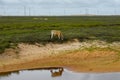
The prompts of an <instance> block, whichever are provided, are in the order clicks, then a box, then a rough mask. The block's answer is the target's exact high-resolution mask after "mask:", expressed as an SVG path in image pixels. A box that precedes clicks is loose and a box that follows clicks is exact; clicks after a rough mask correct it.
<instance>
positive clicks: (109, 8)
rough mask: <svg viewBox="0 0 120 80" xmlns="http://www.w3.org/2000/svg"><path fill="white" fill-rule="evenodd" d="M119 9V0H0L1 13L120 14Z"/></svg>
mask: <svg viewBox="0 0 120 80" xmlns="http://www.w3.org/2000/svg"><path fill="white" fill-rule="evenodd" d="M119 9H120V0H0V14H1V15H2V14H4V15H5V14H6V15H12V14H13V15H17V14H18V15H22V14H31V15H44V14H45V15H50V14H51V15H72V14H77V15H79V14H120V11H119ZM25 11H26V12H25Z"/></svg>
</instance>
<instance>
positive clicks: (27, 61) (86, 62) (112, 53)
mask: <svg viewBox="0 0 120 80" xmlns="http://www.w3.org/2000/svg"><path fill="white" fill-rule="evenodd" d="M119 50H120V42H113V43H106V42H104V41H87V42H78V41H77V40H75V42H67V43H64V44H53V43H49V44H46V45H42V44H38V43H36V44H35V45H31V44H25V43H21V44H19V45H18V48H16V49H7V50H6V51H5V52H4V53H3V54H1V55H0V72H7V71H14V70H20V69H31V68H42V67H67V68H69V69H72V70H75V71H81V72H84V71H91V72H109V71H111V72H116V71H120V51H119Z"/></svg>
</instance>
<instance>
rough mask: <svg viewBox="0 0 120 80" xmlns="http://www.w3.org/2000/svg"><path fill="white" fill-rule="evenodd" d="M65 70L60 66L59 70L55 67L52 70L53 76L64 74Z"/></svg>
mask: <svg viewBox="0 0 120 80" xmlns="http://www.w3.org/2000/svg"><path fill="white" fill-rule="evenodd" d="M63 71H64V70H63V68H58V69H57V71H56V70H55V69H51V70H50V72H51V76H52V77H58V76H62V73H63Z"/></svg>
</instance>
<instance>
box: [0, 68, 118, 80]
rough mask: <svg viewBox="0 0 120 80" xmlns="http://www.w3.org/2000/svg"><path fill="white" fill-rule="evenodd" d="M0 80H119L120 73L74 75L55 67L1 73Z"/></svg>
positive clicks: (74, 73)
mask: <svg viewBox="0 0 120 80" xmlns="http://www.w3.org/2000/svg"><path fill="white" fill-rule="evenodd" d="M0 80H120V73H119V72H117V73H76V72H72V71H69V70H67V69H63V68H61V67H59V68H58V67H57V68H45V69H44V68H41V69H30V70H23V71H14V72H8V73H1V74H0Z"/></svg>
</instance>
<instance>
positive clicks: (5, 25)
mask: <svg viewBox="0 0 120 80" xmlns="http://www.w3.org/2000/svg"><path fill="white" fill-rule="evenodd" d="M35 18H37V19H35ZM45 18H47V19H48V20H45ZM52 29H58V30H61V31H62V32H63V34H64V38H65V39H64V41H62V42H65V41H67V40H71V39H73V38H78V39H79V40H80V41H84V40H103V41H107V42H114V41H120V16H51V17H48V16H46V17H45V16H41V17H35V16H33V17H17V16H14V17H0V52H1V53H2V52H3V51H4V49H5V48H9V47H10V44H11V43H15V44H17V43H20V42H24V43H35V42H39V43H48V42H61V41H59V40H57V39H55V40H50V30H52Z"/></svg>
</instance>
